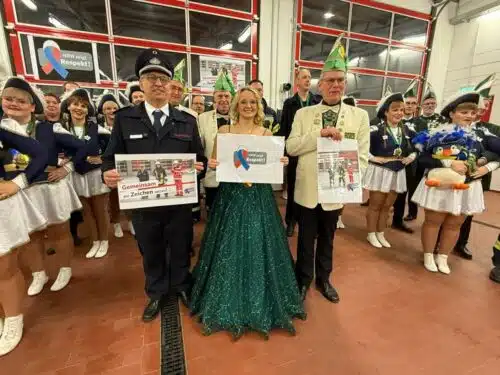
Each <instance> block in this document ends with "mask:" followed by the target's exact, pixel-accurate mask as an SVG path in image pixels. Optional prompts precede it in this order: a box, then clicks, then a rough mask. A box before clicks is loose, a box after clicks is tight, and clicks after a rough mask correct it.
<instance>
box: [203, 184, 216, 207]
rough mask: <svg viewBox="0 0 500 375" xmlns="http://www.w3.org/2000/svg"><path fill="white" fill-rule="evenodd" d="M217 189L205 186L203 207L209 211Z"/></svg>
mask: <svg viewBox="0 0 500 375" xmlns="http://www.w3.org/2000/svg"><path fill="white" fill-rule="evenodd" d="M218 191H219V188H218V187H216V188H209V187H205V207H206V209H207V211H210V208H212V206H213V204H214V201H215V197H216V196H217V192H218Z"/></svg>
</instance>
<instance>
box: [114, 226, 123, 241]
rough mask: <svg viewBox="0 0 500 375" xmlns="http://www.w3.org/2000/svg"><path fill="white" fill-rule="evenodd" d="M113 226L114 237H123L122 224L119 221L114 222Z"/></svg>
mask: <svg viewBox="0 0 500 375" xmlns="http://www.w3.org/2000/svg"><path fill="white" fill-rule="evenodd" d="M113 228H114V230H115V237H116V238H122V237H123V230H122V226H121V224H120V223H115V224H113Z"/></svg>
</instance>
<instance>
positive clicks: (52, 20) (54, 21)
mask: <svg viewBox="0 0 500 375" xmlns="http://www.w3.org/2000/svg"><path fill="white" fill-rule="evenodd" d="M49 22H50V23H51V24H52V25H53V26H54V27H57V28H58V29H65V30H71V29H70V28H69V27H68V26H66V25H65V24H64V23H62V22H61V21H59V20H58V19H57V18H55V17H54V16H53V15H52V14H49Z"/></svg>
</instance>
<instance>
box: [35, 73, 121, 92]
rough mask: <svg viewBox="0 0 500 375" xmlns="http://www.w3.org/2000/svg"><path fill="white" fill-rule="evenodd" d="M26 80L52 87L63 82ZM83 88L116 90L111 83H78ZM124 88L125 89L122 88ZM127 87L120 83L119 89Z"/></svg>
mask: <svg viewBox="0 0 500 375" xmlns="http://www.w3.org/2000/svg"><path fill="white" fill-rule="evenodd" d="M26 80H27V81H29V82H32V83H35V84H39V85H51V86H60V85H62V83H63V81H55V80H46V79H35V78H34V77H33V76H32V75H28V76H26ZM77 83H78V84H79V85H80V86H82V87H92V88H114V87H115V86H114V84H113V82H111V81H101V83H95V82H77ZM122 86H123V87H122ZM126 87H127V83H126V82H124V83H120V87H119V88H123V89H125V88H126Z"/></svg>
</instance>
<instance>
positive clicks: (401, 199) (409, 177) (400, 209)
mask: <svg viewBox="0 0 500 375" xmlns="http://www.w3.org/2000/svg"><path fill="white" fill-rule="evenodd" d="M417 87H418V81H417V80H416V79H415V80H413V81H411V83H410V85H409V86H408V88H407V89H406V91H405V93H404V94H403V97H404V99H405V107H404V112H405V116H404V119H403V123H404V124H405V125H406V126H408V127H409V128H410V129H414V124H413V122H414V120H415V118H414V116H415V113H416V112H417V106H418V103H417ZM413 164H415V163H411V164H410V165H408V166H406V168H405V171H406V183H407V186H408V190H409V191H415V189H416V186H415V187H414V185H415V174H416V168H415V166H414V165H413ZM407 196H408V206H409V207H408V211H409V213H408V215H411V216H417V211H418V206H417V205H416V204H415V203H413V202H412V201H411V196H412V194H410V193H408V192H404V193H400V194H398V197H397V198H396V202H394V206H393V207H394V214H393V216H392V228H393V229H396V230H400V231H402V232H405V233H413V229H411V228H409V227H407V226H406V225H405V224H404V222H403V217H404V214H405V208H406V197H407Z"/></svg>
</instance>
